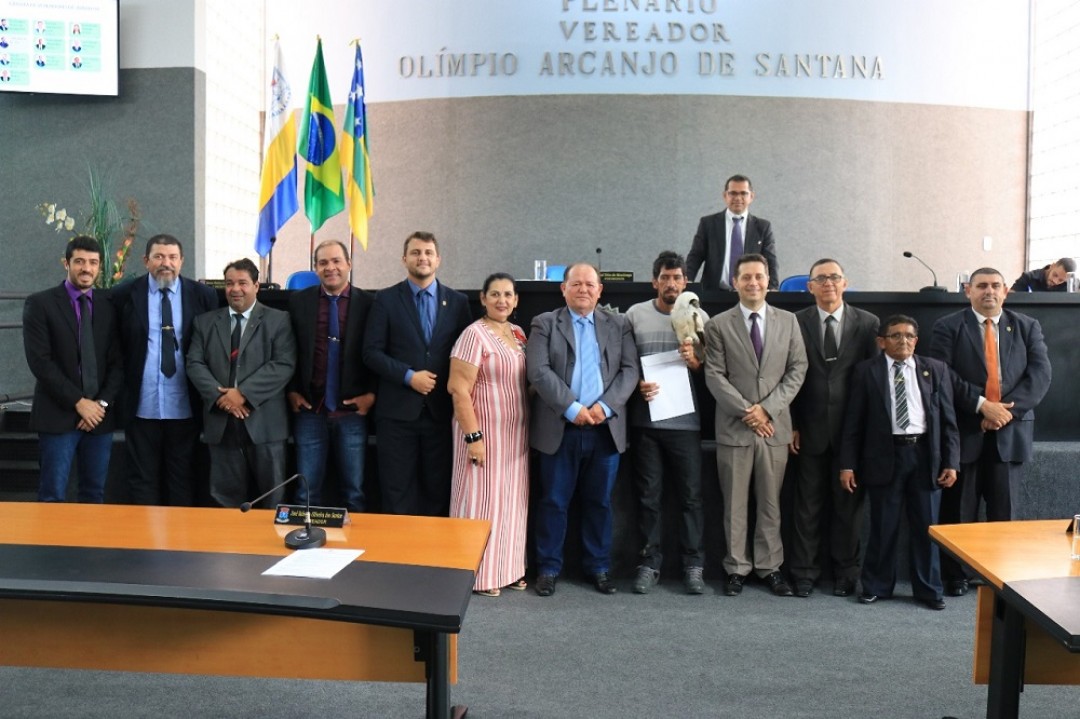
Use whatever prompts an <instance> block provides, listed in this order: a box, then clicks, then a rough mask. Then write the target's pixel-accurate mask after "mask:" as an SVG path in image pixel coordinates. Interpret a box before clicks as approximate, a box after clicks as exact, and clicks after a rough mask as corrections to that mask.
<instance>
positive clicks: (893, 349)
mask: <svg viewBox="0 0 1080 719" xmlns="http://www.w3.org/2000/svg"><path fill="white" fill-rule="evenodd" d="M880 335H881V336H880V337H879V338H878V346H879V347H881V349H882V350H884V352H885V357H884V358H882V357H875V358H873V359H868V360H864V361H862V362H860V363H859V364H858V365H857V366H856V367H855V373H854V375H853V376H852V380H851V392H850V399H849V401H848V407H847V415H846V417H845V418H844V434H843V439H842V441H841V445H840V466H841V468H842V469H841V470H840V484H841V486H842V487H843V488H844V489H845V490H847V491H848V492H855V490H856V489H857V488H858V486H859V485H860V484H861V485H864V486H865V487H866V492H867V495H868V496H869V498H870V537H869V541H868V542H867V545H866V559H865V561H864V562H863V569H862V593H861V594H860V595H859V601H860V602H862V603H863V604H873V603H874V602H876V601H878V600H879V599H888V598H889V597H891V596H892V594H893V589H894V587H895V586H896V539H897V535H898V534H899V530H900V512H901V509H900V505H901V504H903V505H905V507H906V513H907V522H908V530H909V533H910V536H909V538H908V553H909V560H910V564H911V590H912V594H914V596H915V599H917V600H919V601H921V602H922V603H923V604H925V605H926V606H927V607H929V608H930V609H944V608H945V602H944V601H943V600H942V584H941V564H940V562H939V554H938V548H937V545H936V544H934V543H933V542H931V541H930V536H929V528H930V525H931V524H936V523H937V521H938V507H939V505H940V502H941V488H942V487H949V486H951V485H952V484H953V483H954V482H955V481H956V467H957V465H958V463H959V460H960V439H959V434H958V432H957V428H956V411H955V409H954V407H953V394H952V377H951V373H950V371H949V368H948V367H947V366H945V364H944V363H943V362H940V361H938V360H935V359H929V358H925V357H919V356H916V355H915V344H916V343H917V342H918V341H919V325H918V323H917V322H916V321H915V320H914V319H912V318H911V317H906V316H904V315H894V316H892V317H889V318H888V319H887V320H885V322H884V323H883V324H882V326H881V330H880Z"/></svg>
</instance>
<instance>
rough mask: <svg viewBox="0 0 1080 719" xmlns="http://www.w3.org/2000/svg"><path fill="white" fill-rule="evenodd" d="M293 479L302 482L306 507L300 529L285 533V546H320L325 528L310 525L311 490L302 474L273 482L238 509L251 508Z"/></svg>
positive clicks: (324, 542)
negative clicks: (267, 488) (272, 484)
mask: <svg viewBox="0 0 1080 719" xmlns="http://www.w3.org/2000/svg"><path fill="white" fill-rule="evenodd" d="M294 479H299V480H300V481H301V482H302V483H303V484H304V499H305V500H306V505H307V507H306V513H305V514H304V526H303V527H302V528H300V529H294V530H293V531H291V532H289V533H288V534H286V535H285V546H286V547H288V548H289V549H314V548H315V547H321V546H323V545H324V544H326V530H325V529H323V528H322V527H312V526H311V492H310V491H309V490H308V483H307V478H306V477H305V476H304V475H302V474H294V475H293V476H291V477H289V478H288V479H286V480H285V481H284V482H280V483H279V484H275V485H274V486H273V487H271V488H270V489H269V490H268V491H266V492H264V493H263V494H260V495H259V496H258V497H256V498H255V499H253V500H251V501H250V502H244V503H243V504H241V505H240V511H241V512H247V511H248V510H250V509H251V505H253V504H255V503H256V502H258V501H259V500H260V499H265V498H266V497H269V496H270V495H271V494H273V493H274V492H276V491H277V490H279V489H281V488H282V487H284V486H285V485H286V484H288V483H289V482H291V481H293V480H294Z"/></svg>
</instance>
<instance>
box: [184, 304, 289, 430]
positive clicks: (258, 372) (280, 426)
mask: <svg viewBox="0 0 1080 719" xmlns="http://www.w3.org/2000/svg"><path fill="white" fill-rule="evenodd" d="M229 313H230V310H229V308H228V307H222V308H221V309H218V310H214V311H213V312H207V313H205V314H202V315H199V316H198V317H196V318H195V322H194V324H193V329H192V337H191V348H190V349H189V350H188V354H187V365H186V367H187V375H188V379H189V380H191V383H192V384H193V385H195V389H196V390H197V391H198V393H199V395H200V396H201V397H202V401H203V436H204V437H205V439H206V442H207V444H218V443H220V442H221V440H222V437H223V435H224V434H225V425H226V422H227V419H228V417H229V415H228V414H226V413H225V412H223V411H221V410H220V409H218V408H217V406H216V405H215V404H214V402H216V401H217V398H218V397H220V396H221V393H220V392H218V387H226V386H228V383H229V347H230V346H231V343H232V342H231V340H232V323H231V322H230V318H229ZM237 362H238V365H237V370H236V386H237V388H239V390H240V392H241V394H243V395H244V397H245V398H246V399H247V404H248V406H249V408H250V409H251V414H250V415H249V416H248V418H247V419H245V420H244V426H245V427H247V431H248V435H249V436H250V437H251V441H252V442H254V443H255V444H263V443H265V442H276V441H281V440H285V439H288V437H289V413H288V409H287V407H286V403H285V387H286V386H287V385H288V383H289V380H290V379H292V376H293V372H294V371H295V369H296V340H295V339H294V338H293V333H292V327H291V326H290V323H289V314H288V313H287V312H282V311H281V310H275V309H273V308H271V307H267V306H266V305H264V304H262V303H261V302H256V303H255V307H254V309H252V311H251V317H249V318H248V322H247V327H246V328H245V330H244V335H243V337H242V338H241V340H240V356H239V358H238V360H237Z"/></svg>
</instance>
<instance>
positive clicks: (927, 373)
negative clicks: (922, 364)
mask: <svg viewBox="0 0 1080 719" xmlns="http://www.w3.org/2000/svg"><path fill="white" fill-rule="evenodd" d="M922 376H923V377H929V376H930V373H929V372H927V371H926V370H923V371H922Z"/></svg>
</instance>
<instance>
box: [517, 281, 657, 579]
mask: <svg viewBox="0 0 1080 719" xmlns="http://www.w3.org/2000/svg"><path fill="white" fill-rule="evenodd" d="M565 277H566V280H565V281H564V282H563V283H562V293H563V297H564V298H565V299H566V305H567V306H566V307H563V308H560V309H558V310H554V311H552V312H546V313H544V314H542V315H538V316H537V317H534V318H533V321H532V331H531V333H530V335H529V344H528V347H527V349H526V366H527V367H528V377H529V383H530V384H531V385H532V386H533V389H535V390H536V395H535V396H534V397H533V400H532V411H531V414H530V423H531V424H530V431H529V441H530V443H531V444H532V446H533V447H534V448H535V449H537V450H538V451H539V452H540V499H539V501H538V502H537V505H536V512H535V515H534V526H535V527H536V564H537V574H538V576H537V580H536V593H537V594H539V595H540V596H542V597H548V596H551V595H552V594H554V592H555V580H556V578H557V577H558V576H559V572H560V571H562V562H563V540H564V539H565V537H566V511H567V508H568V507H569V506H570V500H571V499H572V498H573V496H574V492H575V490H577V489H580V491H581V502H582V508H581V539H582V555H583V557H582V559H583V564H584V566H585V572H586V574H588V575H589V576H590V578H591V580H592V582H593V585H594V586H595V587H596V590H597V591H598V592H600V593H601V594H614V593H615V583H614V582H612V581H611V578H610V577H609V576H608V570H609V569H610V562H611V523H612V515H611V490H612V488H613V487H614V485H615V475H616V473H617V472H618V470H619V455H620V454H622V453H623V452H624V451H625V450H626V412H625V407H626V402H627V400H628V399H629V398H630V395H631V394H632V393H633V391H634V389H635V388H636V387H637V381H638V376H639V372H638V356H637V348H636V347H635V345H634V335H633V333H632V332H631V329H630V323H629V322H628V321H627V320H626V318H625V317H622V316H621V315H615V314H609V313H607V312H604V311H600V312H597V311H596V305H597V302H598V301H599V300H600V292H601V291H602V290H603V285H601V284H600V275H599V273H598V272H597V271H596V268H595V267H593V266H592V265H589V264H585V263H578V264H575V265H571V266H570V267H569V268H567V270H566V275H565Z"/></svg>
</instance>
